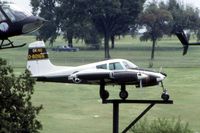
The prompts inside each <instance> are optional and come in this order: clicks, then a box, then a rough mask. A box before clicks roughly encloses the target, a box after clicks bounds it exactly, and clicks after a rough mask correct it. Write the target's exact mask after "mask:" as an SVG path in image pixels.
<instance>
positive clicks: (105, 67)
mask: <svg viewBox="0 0 200 133" xmlns="http://www.w3.org/2000/svg"><path fill="white" fill-rule="evenodd" d="M96 68H97V69H107V64H102V65H98V66H96Z"/></svg>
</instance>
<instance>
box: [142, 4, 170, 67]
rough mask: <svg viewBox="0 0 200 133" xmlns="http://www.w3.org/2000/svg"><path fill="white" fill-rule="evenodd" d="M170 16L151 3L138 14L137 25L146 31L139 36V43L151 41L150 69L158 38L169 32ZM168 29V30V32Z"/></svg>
mask: <svg viewBox="0 0 200 133" xmlns="http://www.w3.org/2000/svg"><path fill="white" fill-rule="evenodd" d="M172 19H173V18H172V15H171V14H170V12H168V11H167V10H165V9H161V8H159V7H158V6H157V5H156V4H154V3H151V4H150V5H149V6H148V7H147V8H146V10H145V11H144V12H143V13H141V14H140V16H139V23H140V25H142V26H145V27H146V29H147V31H146V32H144V33H143V36H141V38H140V39H141V41H147V40H151V41H152V42H153V43H152V51H151V62H150V67H152V66H153V63H152V61H153V59H154V52H155V45H156V42H157V40H158V39H159V38H162V37H163V35H164V34H168V33H170V32H171V28H170V26H171V25H170V21H172ZM168 29H169V30H168Z"/></svg>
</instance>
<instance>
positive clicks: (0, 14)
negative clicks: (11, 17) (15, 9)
mask: <svg viewBox="0 0 200 133" xmlns="http://www.w3.org/2000/svg"><path fill="white" fill-rule="evenodd" d="M4 20H6V17H5V16H4V15H3V13H2V12H1V11H0V22H2V21H4Z"/></svg>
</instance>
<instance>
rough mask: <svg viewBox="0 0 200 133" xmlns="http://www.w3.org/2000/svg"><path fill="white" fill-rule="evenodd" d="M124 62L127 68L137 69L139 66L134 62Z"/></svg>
mask: <svg viewBox="0 0 200 133" xmlns="http://www.w3.org/2000/svg"><path fill="white" fill-rule="evenodd" d="M123 64H124V66H125V67H126V69H135V68H138V67H137V66H136V65H134V64H133V63H131V62H129V61H123Z"/></svg>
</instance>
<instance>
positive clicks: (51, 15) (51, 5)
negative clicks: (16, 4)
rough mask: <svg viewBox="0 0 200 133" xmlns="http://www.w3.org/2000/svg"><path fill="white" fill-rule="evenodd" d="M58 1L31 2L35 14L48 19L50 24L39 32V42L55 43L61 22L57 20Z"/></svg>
mask: <svg viewBox="0 0 200 133" xmlns="http://www.w3.org/2000/svg"><path fill="white" fill-rule="evenodd" d="M56 3H57V2H56V0H31V5H32V7H33V14H38V15H39V16H40V17H42V18H44V19H46V20H47V21H48V22H46V23H45V24H44V26H43V27H42V28H41V29H40V30H39V31H38V35H37V40H43V41H45V42H46V41H48V40H49V41H50V44H51V45H53V42H54V41H55V39H56V38H57V36H58V32H57V31H58V30H59V26H58V25H59V21H58V19H57V18H56V17H57V15H56V13H57V6H56Z"/></svg>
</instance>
